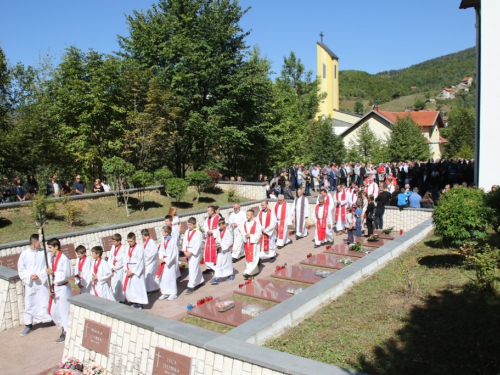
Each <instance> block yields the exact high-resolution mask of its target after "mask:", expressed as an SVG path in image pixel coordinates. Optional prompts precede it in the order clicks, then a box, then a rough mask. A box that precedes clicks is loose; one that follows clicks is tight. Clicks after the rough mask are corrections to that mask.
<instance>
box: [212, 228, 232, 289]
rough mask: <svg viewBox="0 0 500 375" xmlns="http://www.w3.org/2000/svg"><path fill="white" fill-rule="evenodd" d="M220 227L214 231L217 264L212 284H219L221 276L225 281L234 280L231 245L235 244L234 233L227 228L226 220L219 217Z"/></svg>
mask: <svg viewBox="0 0 500 375" xmlns="http://www.w3.org/2000/svg"><path fill="white" fill-rule="evenodd" d="M218 226H219V229H218V230H216V231H214V237H215V245H216V246H217V264H216V265H215V273H214V278H213V279H212V280H211V281H210V283H211V284H212V285H219V284H220V282H221V278H226V279H225V281H231V280H234V275H233V261H232V259H231V247H232V246H233V234H232V233H231V230H230V229H227V228H226V221H225V220H224V219H219V223H218Z"/></svg>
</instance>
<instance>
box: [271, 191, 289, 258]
mask: <svg viewBox="0 0 500 375" xmlns="http://www.w3.org/2000/svg"><path fill="white" fill-rule="evenodd" d="M273 211H274V215H275V216H276V231H277V233H276V246H277V247H278V249H282V248H283V247H284V246H286V245H288V244H290V243H292V240H291V239H290V236H289V233H288V226H289V225H291V224H292V206H291V204H289V203H287V202H286V201H285V196H284V195H283V194H280V195H278V202H277V203H276V205H275V206H274V210H273Z"/></svg>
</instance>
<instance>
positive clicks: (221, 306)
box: [215, 299, 235, 312]
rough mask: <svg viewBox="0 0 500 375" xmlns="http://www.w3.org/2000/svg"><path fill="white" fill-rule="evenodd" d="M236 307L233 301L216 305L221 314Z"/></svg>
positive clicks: (220, 302)
mask: <svg viewBox="0 0 500 375" xmlns="http://www.w3.org/2000/svg"><path fill="white" fill-rule="evenodd" d="M234 306H235V304H234V301H233V300H230V299H228V300H226V301H219V302H217V303H216V304H215V307H216V308H217V310H218V311H219V312H225V311H227V310H229V309H232V308H233V307H234Z"/></svg>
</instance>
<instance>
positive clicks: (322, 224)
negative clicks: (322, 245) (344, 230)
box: [315, 204, 328, 241]
mask: <svg viewBox="0 0 500 375" xmlns="http://www.w3.org/2000/svg"><path fill="white" fill-rule="evenodd" d="M319 207H320V206H319V204H318V205H316V211H315V215H316V223H317V224H316V230H317V231H318V240H319V241H323V240H324V239H325V238H326V221H327V220H326V219H327V217H328V206H326V205H323V217H321V218H320V217H319V216H318V213H319Z"/></svg>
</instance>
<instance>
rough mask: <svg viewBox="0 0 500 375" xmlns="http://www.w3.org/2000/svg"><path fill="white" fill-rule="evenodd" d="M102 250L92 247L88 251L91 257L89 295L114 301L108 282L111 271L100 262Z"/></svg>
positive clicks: (106, 263)
mask: <svg viewBox="0 0 500 375" xmlns="http://www.w3.org/2000/svg"><path fill="white" fill-rule="evenodd" d="M103 252H104V250H103V249H102V247H101V246H94V247H93V248H92V249H91V250H90V255H91V257H92V265H91V267H90V269H91V272H92V283H91V288H92V289H91V292H90V293H91V294H93V295H94V296H96V297H101V298H104V299H107V300H110V301H116V300H115V296H114V294H113V290H112V289H111V285H110V281H111V276H112V274H113V271H111V268H110V267H109V265H108V262H106V261H104V262H103V261H102V253H103Z"/></svg>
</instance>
